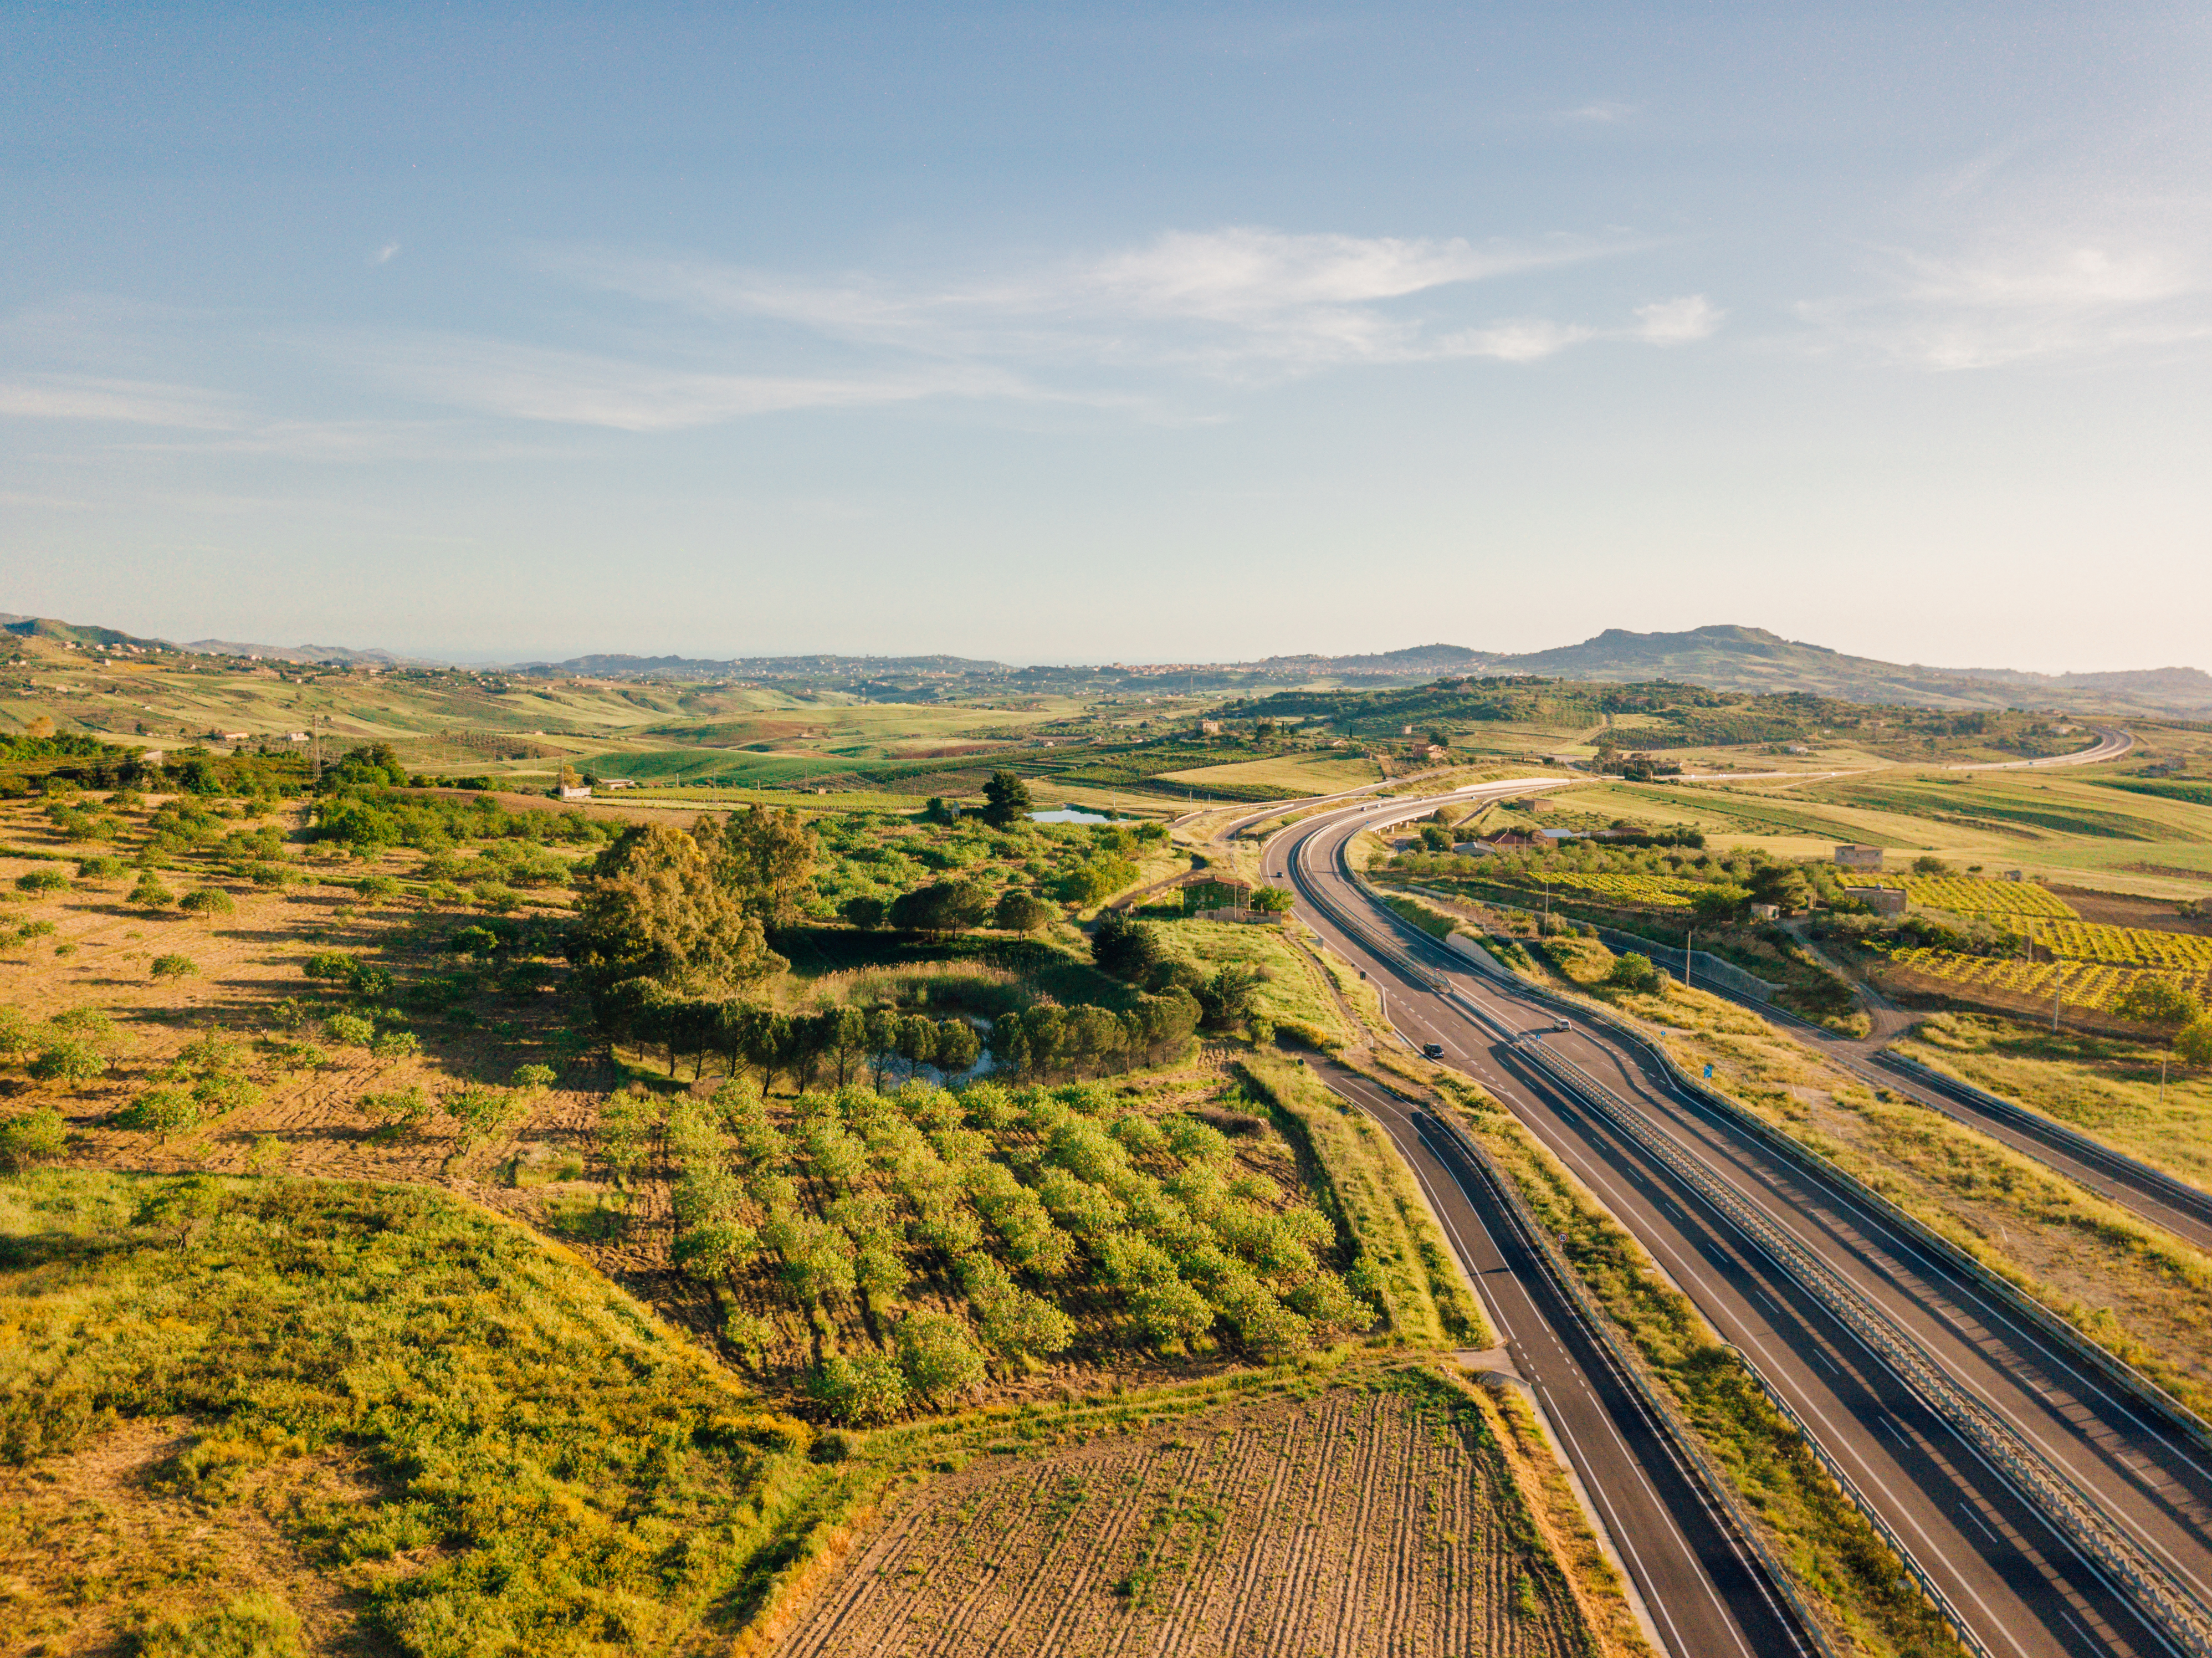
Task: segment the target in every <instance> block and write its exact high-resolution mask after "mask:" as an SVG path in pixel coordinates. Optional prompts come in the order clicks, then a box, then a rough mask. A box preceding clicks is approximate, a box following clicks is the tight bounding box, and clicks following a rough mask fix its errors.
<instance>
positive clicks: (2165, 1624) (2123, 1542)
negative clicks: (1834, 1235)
mask: <svg viewBox="0 0 2212 1658" xmlns="http://www.w3.org/2000/svg"><path fill="white" fill-rule="evenodd" d="M1516 1048H1517V1049H1518V1051H1519V1052H1520V1053H1522V1054H1524V1055H1526V1056H1527V1057H1528V1058H1529V1059H1530V1060H1531V1061H1532V1062H1533V1063H1534V1065H1535V1066H1536V1067H1537V1068H1538V1069H1539V1070H1541V1071H1542V1072H1545V1073H1546V1074H1547V1076H1550V1077H1551V1078H1553V1080H1554V1081H1555V1082H1557V1083H1559V1084H1560V1085H1561V1086H1562V1087H1565V1089H1567V1090H1568V1091H1570V1092H1571V1093H1572V1094H1574V1095H1575V1096H1577V1097H1578V1098H1580V1099H1582V1100H1583V1101H1584V1102H1586V1103H1587V1104H1588V1105H1589V1106H1590V1107H1591V1108H1593V1109H1595V1110H1596V1111H1597V1112H1599V1113H1600V1114H1601V1115H1602V1116H1604V1117H1605V1118H1606V1119H1607V1121H1609V1122H1611V1123H1612V1124H1613V1127H1615V1128H1616V1129H1618V1130H1619V1131H1620V1133H1623V1134H1624V1135H1626V1137H1627V1138H1628V1139H1631V1140H1632V1141H1633V1142H1635V1144H1636V1145H1638V1146H1639V1147H1640V1148H1642V1149H1643V1150H1644V1152H1645V1153H1646V1154H1647V1155H1649V1156H1650V1157H1652V1158H1654V1159H1655V1160H1656V1161H1657V1162H1658V1163H1661V1164H1662V1165H1663V1166H1664V1167H1665V1168H1666V1169H1668V1171H1669V1172H1670V1173H1671V1174H1673V1175H1674V1177H1675V1178H1676V1179H1677V1180H1679V1181H1681V1182H1682V1183H1683V1184H1684V1185H1686V1186H1687V1187H1689V1188H1690V1189H1691V1190H1692V1191H1694V1192H1695V1193H1698V1195H1699V1197H1700V1198H1702V1199H1704V1200H1705V1202H1706V1203H1707V1204H1708V1205H1709V1206H1711V1207H1712V1208H1713V1210H1714V1211H1715V1212H1717V1213H1719V1214H1720V1215H1721V1216H1723V1218H1725V1219H1726V1220H1727V1221H1728V1222H1729V1224H1730V1225H1731V1226H1733V1227H1734V1228H1735V1230H1737V1231H1738V1232H1740V1233H1741V1234H1742V1235H1743V1236H1744V1237H1745V1238H1746V1239H1747V1241H1748V1242H1751V1243H1752V1244H1753V1246H1754V1247H1755V1248H1758V1249H1759V1250H1760V1252H1761V1253H1763V1254H1765V1255H1766V1256H1767V1257H1768V1258H1769V1259H1770V1260H1773V1261H1774V1262H1775V1264H1776V1265H1777V1266H1779V1267H1781V1269H1782V1270H1783V1272H1784V1273H1786V1274H1787V1275H1788V1276H1789V1277H1790V1279H1791V1280H1792V1281H1793V1282H1795V1283H1796V1284H1797V1286H1798V1287H1799V1289H1801V1290H1802V1291H1804V1292H1805V1293H1806V1294H1807V1295H1808V1296H1809V1297H1812V1298H1813V1299H1814V1301H1815V1302H1817V1303H1819V1304H1820V1307H1821V1308H1822V1309H1823V1310H1824V1311H1826V1313H1827V1314H1828V1315H1829V1316H1830V1317H1831V1318H1832V1319H1834V1320H1835V1321H1837V1322H1838V1324H1840V1325H1841V1326H1843V1327H1844V1329H1846V1330H1848V1331H1849V1332H1850V1333H1851V1334H1852V1336H1853V1337H1855V1338H1856V1339H1857V1340H1858V1342H1859V1343H1860V1344H1861V1345H1863V1346H1864V1347H1865V1348H1866V1349H1867V1351H1869V1352H1870V1353H1872V1354H1873V1355H1874V1356H1875V1357H1876V1358H1877V1359H1879V1360H1880V1361H1881V1363H1882V1364H1883V1365H1885V1366H1886V1367H1887V1369H1888V1370H1889V1372H1890V1373H1891V1375H1893V1376H1895V1377H1896V1378H1897V1379H1898V1381H1899V1382H1901V1383H1902V1384H1903V1385H1904V1386H1905V1389H1906V1390H1907V1391H1908V1392H1910V1393H1911V1394H1913V1396H1914V1397H1915V1398H1917V1399H1918V1400H1919V1401H1920V1402H1921V1404H1923V1406H1926V1407H1927V1408H1928V1410H1929V1412H1930V1413H1931V1414H1933V1415H1934V1416H1936V1418H1938V1419H1939V1420H1941V1421H1942V1422H1944V1423H1945V1424H1948V1426H1949V1427H1950V1428H1951V1430H1953V1431H1954V1432H1955V1433H1957V1434H1958V1435H1959V1436H1960V1438H1962V1439H1964V1440H1965V1441H1966V1442H1967V1443H1968V1444H1969V1445H1971V1446H1972V1447H1973V1448H1974V1449H1975V1450H1976V1451H1977V1452H1978V1453H1979V1454H1980V1455H1981V1456H1982V1458H1983V1459H1984V1461H1986V1462H1987V1463H1988V1464H1989V1465H1990V1467H1992V1468H1994V1469H1995V1470H1996V1472H1997V1473H1998V1475H1999V1477H2000V1478H2002V1479H2004V1481H2005V1482H2006V1483H2007V1484H2008V1485H2011V1486H2012V1488H2013V1489H2014V1491H2016V1492H2017V1493H2018V1494H2019V1495H2020V1496H2021V1497H2022V1498H2023V1499H2025V1500H2026V1501H2027V1502H2028V1503H2030V1504H2032V1505H2033V1507H2035V1508H2036V1509H2039V1510H2040V1511H2041V1512H2042V1514H2043V1515H2045V1518H2046V1519H2048V1520H2049V1521H2051V1522H2052V1524H2053V1525H2054V1526H2056V1527H2057V1528H2058V1529H2059V1530H2061V1531H2062V1532H2063V1533H2064V1534H2065V1535H2066V1537H2067V1539H2068V1540H2069V1542H2071V1543H2072V1544H2073V1545H2074V1546H2075V1548H2076V1549H2078V1550H2080V1551H2081V1553H2082V1554H2083V1556H2084V1557H2085V1558H2087V1559H2090V1560H2093V1561H2094V1562H2095V1563H2096V1564H2098V1565H2099V1566H2100V1567H2101V1568H2102V1569H2103V1570H2104V1571H2105V1572H2106V1574H2107V1575H2108V1576H2110V1577H2111V1578H2112V1579H2113V1580H2114V1581H2115V1582H2117V1583H2118V1585H2119V1586H2120V1587H2121V1588H2123V1590H2124V1592H2125V1593H2126V1594H2127V1595H2128V1597H2129V1598H2130V1600H2133V1601H2134V1602H2135V1604H2136V1608H2137V1610H2138V1611H2139V1612H2142V1615H2143V1617H2144V1618H2145V1619H2146V1620H2147V1621H2148V1622H2149V1623H2150V1624H2151V1625H2153V1626H2154V1627H2155V1628H2157V1629H2159V1630H2160V1631H2162V1632H2163V1633H2164V1634H2165V1635H2166V1637H2168V1638H2169V1639H2171V1640H2172V1641H2173V1642H2174V1643H2175V1644H2176V1645H2177V1646H2179V1648H2180V1649H2182V1650H2184V1651H2186V1652H2191V1653H2196V1654H2199V1655H2203V1658H2212V1615H2208V1614H2207V1612H2206V1611H2205V1609H2204V1607H2203V1606H2202V1605H2200V1604H2199V1603H2198V1602H2197V1600H2196V1599H2195V1597H2194V1596H2192V1595H2191V1594H2189V1593H2188V1592H2187V1591H2186V1590H2185V1589H2184V1588H2181V1586H2180V1585H2179V1584H2178V1583H2176V1582H2174V1581H2173V1579H2172V1577H2171V1576H2169V1575H2168V1574H2167V1572H2166V1569H2165V1568H2164V1567H2163V1566H2161V1565H2160V1564H2158V1563H2157V1562H2156V1561H2155V1560H2154V1559H2152V1558H2150V1557H2149V1556H2148V1555H2147V1554H2146V1553H2144V1552H2143V1551H2142V1549H2141V1548H2140V1547H2139V1546H2137V1545H2136V1542H2135V1540H2133V1539H2132V1538H2130V1537H2129V1536H2127V1535H2126V1533H2124V1532H2123V1531H2121V1530H2120V1528H2119V1527H2118V1526H2116V1525H2114V1524H2113V1523H2112V1521H2110V1520H2109V1519H2108V1518H2107V1517H2106V1515H2105V1513H2104V1511H2103V1510H2102V1509H2100V1508H2099V1507H2098V1506H2097V1503H2096V1500H2095V1498H2094V1497H2092V1496H2091V1495H2090V1494H2089V1493H2088V1492H2087V1491H2083V1490H2082V1489H2081V1487H2080V1486H2079V1485H2076V1484H2075V1481H2074V1479H2072V1477H2071V1476H2070V1475H2069V1474H2068V1473H2065V1472H2064V1471H2063V1469H2061V1468H2058V1467H2056V1466H2054V1465H2053V1464H2052V1463H2051V1462H2050V1461H2048V1460H2046V1459H2045V1457H2044V1456H2043V1455H2041V1454H2040V1453H2039V1452H2037V1451H2036V1450H2034V1449H2033V1448H2032V1447H2030V1446H2029V1445H2028V1444H2027V1443H2026V1442H2024V1441H2023V1440H2022V1439H2021V1437H2020V1436H2019V1435H2018V1434H2016V1433H2015V1431H2014V1430H2012V1429H2011V1428H2010V1427H2008V1425H2007V1424H2005V1423H2004V1422H2003V1421H2002V1419H2001V1418H1998V1417H1997V1415H1996V1413H1995V1412H1992V1411H1991V1410H1990V1408H1989V1407H1988V1406H1984V1404H1983V1403H1982V1402H1981V1401H1980V1400H1978V1399H1976V1398H1974V1397H1973V1396H1972V1394H1969V1393H1968V1392H1966V1389H1965V1388H1961V1387H1960V1386H1959V1384H1957V1383H1956V1382H1953V1381H1952V1380H1951V1378H1950V1377H1949V1376H1947V1375H1945V1374H1944V1373H1943V1371H1942V1370H1941V1369H1940V1368H1939V1367H1938V1366H1937V1365H1936V1363H1935V1362H1934V1361H1933V1360H1932V1359H1931V1358H1929V1356H1928V1355H1927V1353H1926V1352H1925V1351H1923V1349H1922V1348H1921V1346H1920V1345H1919V1344H1918V1343H1917V1341H1915V1340H1913V1339H1912V1338H1911V1336H1910V1335H1908V1334H1907V1333H1905V1331H1903V1330H1902V1329H1900V1328H1899V1327H1898V1326H1897V1325H1896V1324H1895V1323H1894V1322H1893V1321H1892V1320H1891V1319H1890V1317H1889V1315H1887V1314H1886V1313H1884V1312H1883V1311H1881V1309H1880V1308H1878V1307H1877V1306H1875V1303H1873V1302H1872V1301H1870V1300H1869V1299H1868V1298H1867V1297H1865V1296H1864V1295H1863V1294H1862V1293H1861V1292H1860V1291H1858V1290H1857V1288H1856V1287H1854V1286H1853V1285H1852V1284H1850V1283H1849V1282H1848V1281H1847V1280H1845V1279H1844V1278H1843V1277H1842V1276H1841V1275H1840V1274H1838V1273H1837V1272H1835V1271H1834V1270H1833V1269H1832V1268H1831V1267H1830V1266H1828V1265H1827V1264H1826V1262H1825V1261H1823V1260H1820V1257H1819V1256H1817V1255H1815V1254H1814V1253H1813V1252H1812V1251H1811V1250H1810V1249H1808V1248H1806V1247H1805V1245H1803V1244H1802V1243H1800V1242H1798V1241H1797V1240H1796V1238H1795V1237H1794V1236H1791V1235H1790V1233H1789V1232H1787V1231H1785V1230H1784V1229H1783V1228H1782V1227H1781V1226H1779V1225H1778V1224H1776V1223H1775V1222H1773V1221H1771V1220H1770V1219H1768V1218H1766V1217H1765V1215H1764V1214H1763V1213H1761V1212H1759V1210H1758V1209H1756V1208H1755V1207H1753V1206H1752V1205H1751V1204H1749V1203H1747V1202H1746V1201H1745V1200H1744V1199H1742V1198H1741V1197H1740V1196H1739V1195H1738V1194H1737V1193H1736V1192H1735V1189H1734V1188H1733V1187H1730V1186H1729V1185H1728V1183H1727V1182H1726V1181H1722V1180H1720V1179H1718V1178H1717V1177H1716V1176H1715V1175H1712V1174H1711V1173H1710V1172H1709V1171H1708V1170H1707V1169H1705V1166H1704V1165H1703V1164H1702V1163H1700V1162H1699V1160H1698V1159H1697V1158H1695V1157H1692V1156H1691V1155H1690V1154H1689V1153H1688V1152H1686V1151H1684V1150H1683V1149H1682V1148H1681V1147H1680V1146H1679V1145H1676V1144H1675V1143H1674V1140H1673V1139H1671V1138H1670V1137H1669V1136H1668V1135H1666V1134H1665V1133H1662V1132H1661V1131H1660V1130H1659V1129H1658V1128H1657V1127H1655V1126H1654V1125H1653V1124H1652V1123H1651V1122H1650V1121H1649V1120H1648V1119H1647V1118H1646V1117H1645V1116H1644V1114H1643V1113H1642V1112H1640V1111H1638V1109H1637V1108H1635V1107H1634V1106H1632V1105H1631V1104H1629V1102H1627V1101H1626V1100H1624V1099H1622V1098H1621V1097H1620V1096H1619V1095H1617V1094H1615V1093H1614V1092H1613V1090H1610V1089H1608V1088H1607V1087H1606V1085H1605V1084H1603V1083H1601V1082H1600V1081H1598V1079H1597V1078H1595V1077H1593V1076H1591V1075H1590V1074H1589V1072H1586V1071H1584V1070H1583V1069H1582V1067H1581V1066H1577V1065H1576V1064H1575V1063H1574V1061H1573V1060H1570V1059H1568V1058H1566V1056H1565V1055H1564V1054H1556V1053H1553V1052H1552V1051H1551V1050H1550V1049H1549V1048H1547V1046H1546V1045H1545V1044H1544V1042H1542V1040H1541V1038H1534V1037H1532V1038H1528V1039H1524V1040H1522V1041H1521V1042H1518V1043H1516Z"/></svg>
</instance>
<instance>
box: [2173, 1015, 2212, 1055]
mask: <svg viewBox="0 0 2212 1658" xmlns="http://www.w3.org/2000/svg"><path fill="white" fill-rule="evenodd" d="M2173 1052H2174V1057H2175V1058H2177V1059H2179V1060H2180V1061H2181V1062H2182V1063H2183V1064H2184V1065H2193V1066H2200V1067H2212V1015H2208V1016H2207V1017H2203V1018H2198V1019H2191V1021H2190V1022H2189V1023H2187V1024H2185V1025H2184V1026H2182V1028H2181V1029H2180V1030H2179V1031H2178V1032H2176V1033H2175V1035H2174V1038H2173Z"/></svg>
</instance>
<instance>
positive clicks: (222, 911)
mask: <svg viewBox="0 0 2212 1658" xmlns="http://www.w3.org/2000/svg"><path fill="white" fill-rule="evenodd" d="M177 908H179V909H181V910H183V911H184V912H185V914H188V915H197V916H201V917H204V918H205V919H208V920H213V919H214V918H215V917H216V916H218V915H228V914H230V913H231V912H232V911H234V910H235V909H236V908H238V906H237V904H236V903H234V902H232V900H231V896H230V895H229V894H228V893H227V892H225V891H224V890H222V888H221V887H195V888H194V889H193V890H191V891H190V892H188V893H186V894H185V896H183V897H181V898H179V900H178V901H177Z"/></svg>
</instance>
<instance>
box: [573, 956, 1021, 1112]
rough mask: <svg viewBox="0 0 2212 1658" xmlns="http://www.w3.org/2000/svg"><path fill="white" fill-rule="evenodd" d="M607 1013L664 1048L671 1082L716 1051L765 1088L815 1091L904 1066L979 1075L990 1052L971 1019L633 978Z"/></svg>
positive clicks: (635, 1036)
mask: <svg viewBox="0 0 2212 1658" xmlns="http://www.w3.org/2000/svg"><path fill="white" fill-rule="evenodd" d="M608 1011H609V1014H610V1023H612V1024H613V1025H614V1026H615V1027H616V1028H617V1029H620V1030H621V1031H622V1032H623V1034H625V1035H628V1036H629V1037H630V1038H631V1039H632V1040H633V1041H635V1042H640V1043H642V1044H647V1045H650V1046H653V1047H657V1048H663V1049H665V1052H666V1054H667V1056H668V1071H669V1074H670V1075H671V1076H674V1075H675V1074H676V1070H677V1066H678V1061H679V1060H684V1059H687V1058H688V1059H689V1060H690V1061H691V1072H692V1075H693V1076H695V1077H696V1076H697V1075H699V1074H700V1072H701V1071H702V1069H703V1065H704V1060H705V1057H706V1055H707V1054H710V1053H711V1054H720V1056H721V1057H722V1059H723V1060H724V1061H725V1063H726V1065H727V1066H728V1067H729V1068H730V1070H731V1071H732V1072H736V1071H737V1070H738V1067H739V1066H751V1067H752V1068H753V1069H754V1070H755V1071H757V1072H758V1073H759V1075H760V1082H761V1086H762V1087H763V1088H772V1087H774V1086H775V1081H776V1078H779V1077H789V1078H791V1079H792V1081H793V1083H795V1084H797V1085H798V1086H799V1088H801V1089H806V1088H811V1087H812V1086H813V1085H814V1084H815V1083H816V1081H817V1080H818V1079H821V1078H823V1077H824V1076H827V1077H829V1078H834V1079H835V1081H836V1085H837V1086H838V1087H840V1088H842V1087H844V1086H845V1085H846V1084H848V1083H850V1082H852V1081H853V1080H854V1079H855V1078H859V1077H860V1076H863V1075H868V1076H872V1078H873V1079H874V1081H875V1082H876V1084H878V1086H880V1085H881V1084H882V1082H883V1080H884V1076H885V1074H886V1073H887V1072H889V1071H890V1070H891V1069H892V1068H893V1067H894V1066H896V1065H899V1064H901V1063H903V1065H904V1066H906V1068H907V1070H908V1072H909V1073H911V1072H914V1071H915V1070H916V1069H918V1068H919V1067H921V1066H933V1067H935V1068H936V1069H937V1070H939V1071H940V1072H945V1073H946V1074H948V1075H951V1074H955V1073H957V1072H964V1071H968V1070H969V1069H972V1068H973V1067H974V1066H975V1061H976V1060H978V1059H979V1058H981V1055H982V1038H981V1036H980V1035H977V1034H976V1030H975V1027H974V1026H973V1025H971V1024H969V1023H967V1022H966V1021H965V1020H963V1019H933V1018H931V1017H929V1016H928V1015H927V1014H922V1013H902V1012H900V1011H898V1010H897V1009H896V1008H889V1007H877V1008H858V1007H825V1008H817V1009H815V1010H813V1011H806V1012H797V1013H787V1012H783V1011H779V1010H777V1009H775V1008H773V1007H769V1006H767V1005H764V1004H763V1003H761V1002H759V1001H757V1000H754V999H748V998H746V997H744V996H736V995H732V996H698V995H687V994H685V993H683V992H681V991H677V990H671V989H669V988H667V987H664V986H662V985H659V984H658V983H655V982H654V981H650V980H646V981H631V982H630V985H629V987H626V989H625V992H624V995H623V1000H622V1002H621V1005H618V1006H617V1007H614V1008H612V1009H611V1010H608Z"/></svg>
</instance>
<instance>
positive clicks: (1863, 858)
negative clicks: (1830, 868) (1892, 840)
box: [1836, 846, 1881, 869]
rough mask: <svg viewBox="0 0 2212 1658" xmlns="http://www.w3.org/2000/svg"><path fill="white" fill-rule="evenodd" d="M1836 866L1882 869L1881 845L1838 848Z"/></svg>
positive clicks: (1840, 867) (1841, 867) (1842, 867)
mask: <svg viewBox="0 0 2212 1658" xmlns="http://www.w3.org/2000/svg"><path fill="white" fill-rule="evenodd" d="M1836 867H1837V868H1838V869H1880V868H1881V847H1862V846H1842V847H1837V848H1836Z"/></svg>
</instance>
